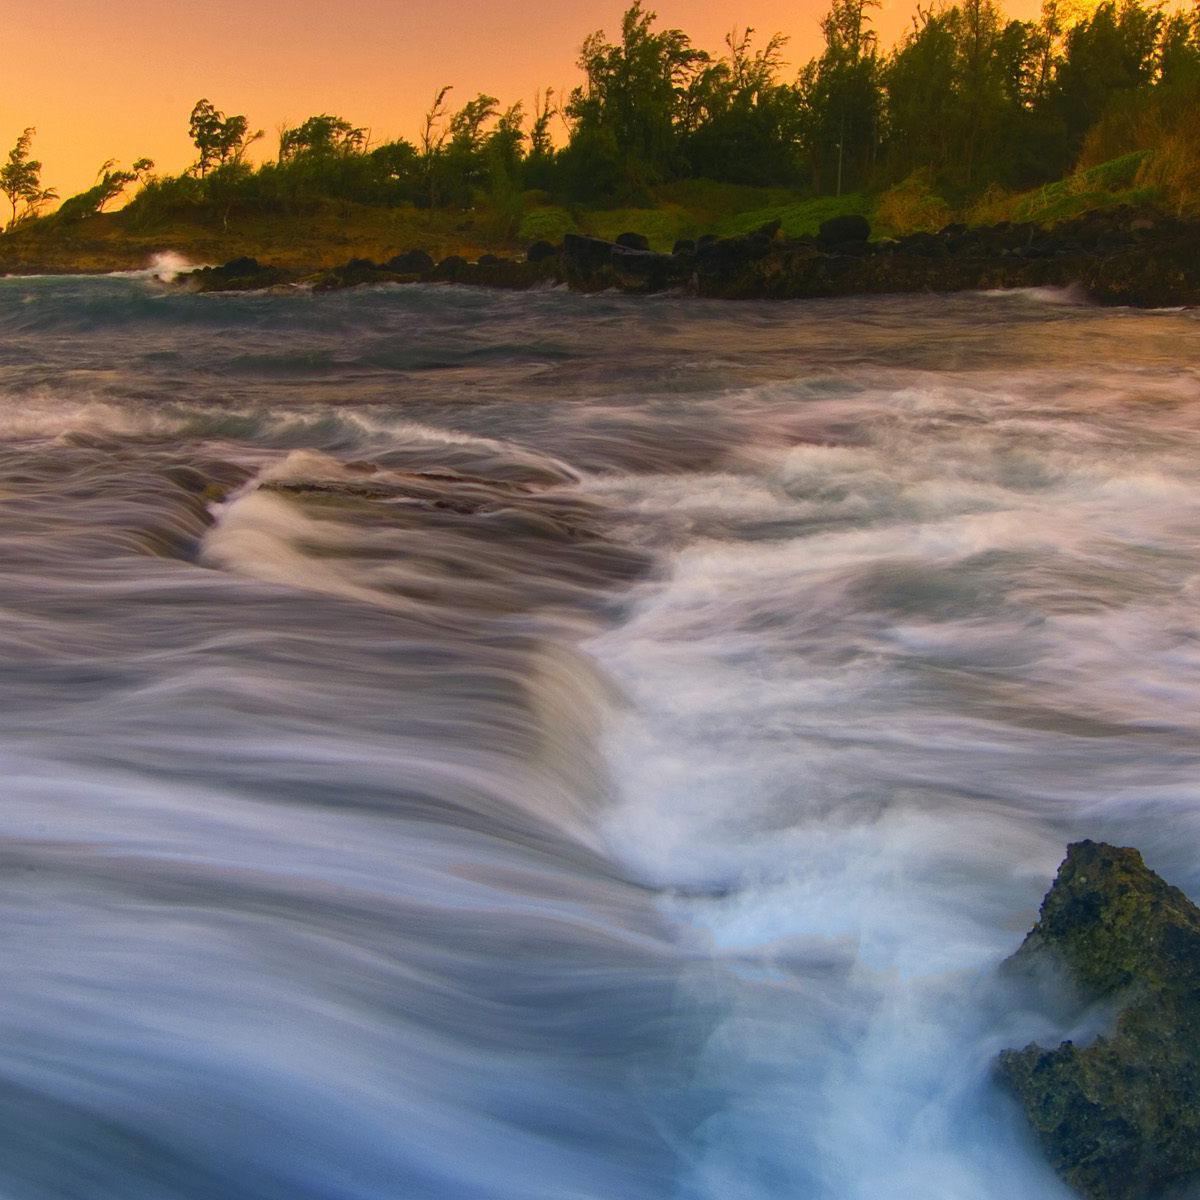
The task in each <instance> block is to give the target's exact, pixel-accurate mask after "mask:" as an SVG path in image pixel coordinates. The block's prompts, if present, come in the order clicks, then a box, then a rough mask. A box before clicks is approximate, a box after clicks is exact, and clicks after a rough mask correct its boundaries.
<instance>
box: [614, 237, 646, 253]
mask: <svg viewBox="0 0 1200 1200" xmlns="http://www.w3.org/2000/svg"><path fill="white" fill-rule="evenodd" d="M617 245H618V246H624V247H625V249H626V250H649V249H650V239H649V238H648V237H645V236H644V235H643V234H640V233H621V234H618V235H617Z"/></svg>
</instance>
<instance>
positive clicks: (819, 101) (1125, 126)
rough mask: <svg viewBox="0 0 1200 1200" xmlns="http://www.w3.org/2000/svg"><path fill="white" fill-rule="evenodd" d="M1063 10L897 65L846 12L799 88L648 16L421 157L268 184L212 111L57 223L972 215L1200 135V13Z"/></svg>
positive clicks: (468, 109) (250, 140) (291, 168)
mask: <svg viewBox="0 0 1200 1200" xmlns="http://www.w3.org/2000/svg"><path fill="white" fill-rule="evenodd" d="M1065 3H1066V0H1045V4H1044V7H1043V10H1042V14H1041V16H1040V18H1039V19H1038V20H1036V21H1020V20H1015V19H1011V18H1009V17H1006V16H1005V14H1004V13H1003V12H1002V10H1001V9H1000V7H999V6H998V4H997V3H996V2H995V0H957V2H956V3H949V2H943V3H940V4H931V5H930V7H928V8H922V7H918V9H917V12H916V14H915V16H914V18H913V21H912V25H911V28H910V29H909V30H908V32H907V33H906V35H905V36H904V37H903V38H901V40H900V41H899V43H898V44H897V45H896V46H895V47H893V48H892V49H891V50H890V51H886V52H885V51H884V50H883V49H881V47H880V45H879V40H878V37H877V34H876V31H875V30H874V28H873V25H872V16H873V10H874V9H875V8H877V7H878V0H832V6H831V7H830V9H829V11H828V12H827V13H826V14H825V16H824V17H823V18H822V21H821V31H822V34H823V43H824V44H823V49H822V52H821V53H820V55H819V56H817V57H815V58H813V59H812V60H811V61H809V62H808V63H806V64H805V65H804V66H803V67H802V68H801V69H800V70H799V71H798V72H794V73H793V72H789V69H788V67H787V64H786V61H785V52H786V39H785V38H784V37H782V36H781V35H779V34H776V35H774V36H772V37H769V38H766V39H765V40H756V39H755V36H754V32H753V30H750V29H746V30H744V31H739V32H735V33H732V34H730V36H729V37H728V38H727V39H726V42H725V46H724V49H723V51H722V52H721V53H719V54H715V55H714V54H710V53H709V52H707V51H705V50H702V49H700V48H698V47H697V46H695V45H694V44H693V43H692V41H691V39H690V38H689V37H688V35H687V34H686V33H684V32H683V31H682V30H680V29H669V28H661V27H660V26H659V25H658V22H657V18H656V15H655V14H654V13H653V12H651V11H650V10H648V9H646V8H645V7H644V6H643V4H642V2H641V0H635V3H634V4H633V5H632V7H630V8H629V9H628V10H627V11H626V12H625V14H624V16H623V18H622V21H621V28H620V34H619V36H618V37H617V38H616V39H614V40H610V39H609V38H608V37H607V36H606V35H605V34H604V33H603V32H600V31H598V32H596V33H593V34H592V35H590V36H589V37H588V38H586V39H585V41H584V42H583V45H582V47H581V50H580V56H579V64H578V65H579V68H580V70H581V71H582V74H583V82H582V83H581V84H580V85H579V86H578V87H576V88H575V89H574V90H572V91H571V92H570V93H569V95H567V96H565V97H562V98H559V97H556V96H555V95H554V93H553V92H552V91H551V90H549V89H547V90H546V91H544V92H541V93H539V95H538V96H537V97H536V99H535V101H534V103H533V105H532V108H531V110H529V111H527V110H526V108H525V106H524V105H523V104H522V103H516V104H512V105H509V106H507V107H504V106H502V105H501V103H500V101H499V100H498V99H497V98H496V97H494V96H489V95H482V94H481V95H478V96H475V97H474V98H472V99H470V100H468V101H467V102H466V103H465V104H463V105H462V106H461V107H458V106H457V105H456V104H455V103H453V98H452V89H451V88H450V87H445V88H442V89H440V90H439V91H438V93H437V95H436V96H435V97H434V98H433V101H432V103H431V105H430V107H429V109H428V111H427V112H426V113H425V115H424V119H423V122H422V123H421V126H420V130H421V132H420V134H419V136H418V137H417V138H416V139H415V140H413V141H409V140H405V139H397V140H393V141H387V142H383V143H382V144H378V145H376V144H372V141H371V138H370V137H369V135H368V132H367V131H366V130H365V129H364V128H361V127H357V126H355V125H353V124H352V123H351V122H350V121H348V120H346V119H344V118H342V117H339V116H333V115H330V114H327V113H323V114H320V115H317V116H313V117H310V118H309V119H308V120H306V121H304V122H302V123H301V124H299V125H297V126H294V127H287V128H284V129H281V130H280V132H279V137H278V145H277V149H276V154H275V157H274V158H273V159H269V160H268V161H265V162H262V163H260V164H258V165H253V164H251V163H250V161H249V158H248V151H249V150H250V148H251V147H252V146H253V145H255V143H257V142H259V141H261V140H262V139H263V138H264V132H263V131H262V130H253V129H252V128H251V125H250V122H249V121H248V119H247V118H246V117H245V116H244V115H241V114H233V115H227V114H226V113H224V112H222V111H221V110H219V109H218V108H217V107H216V106H215V105H213V104H212V103H211V102H210V101H209V100H207V99H204V100H201V101H199V102H198V103H197V104H196V105H195V107H194V108H193V110H192V113H191V115H190V118H189V125H188V129H189V134H190V136H191V139H192V142H193V144H194V146H195V148H196V153H197V157H196V160H195V162H194V164H193V165H192V166H191V168H189V169H188V170H187V171H186V172H184V173H183V174H181V175H178V176H170V175H154V174H153V173H152V171H153V163H152V162H150V161H149V160H148V159H140V160H138V161H137V162H135V163H134V164H133V166H132V167H131V168H121V167H118V166H117V165H116V164H115V163H113V162H108V163H105V164H104V165H103V166H102V168H101V170H100V172H99V173H98V175H97V180H96V183H95V185H94V186H93V187H92V188H90V189H88V190H86V191H85V192H82V193H80V194H79V195H77V196H73V197H70V198H69V199H68V200H67V201H65V202H64V203H63V205H62V206H61V208H60V210H59V213H58V214H56V216H57V217H58V219H61V220H71V219H76V218H79V217H82V216H86V215H88V214H90V213H95V212H100V211H102V210H103V208H104V207H105V206H106V205H107V204H109V203H110V202H112V201H113V200H114V199H115V198H116V197H117V196H119V195H120V194H121V193H122V192H123V191H124V190H125V189H126V188H127V187H129V186H130V185H131V184H134V183H137V184H140V185H141V186H140V191H139V192H138V194H137V196H136V197H135V198H134V200H133V201H132V203H131V211H132V212H135V213H136V212H138V211H141V212H142V213H143V214H144V215H154V214H160V215H162V214H171V213H176V212H179V211H181V210H186V209H191V208H207V209H213V208H216V209H217V210H219V211H221V212H223V213H224V214H225V215H226V216H228V214H229V213H231V212H234V211H239V210H244V211H297V210H300V209H302V208H303V207H304V206H305V205H311V204H314V203H318V202H321V201H325V200H330V199H333V200H345V201H353V202H357V203H362V204H368V205H399V204H415V205H418V206H425V207H432V208H440V207H460V208H466V207H469V206H471V205H473V204H477V203H479V202H481V201H485V202H487V203H489V204H490V205H492V206H494V207H495V208H496V209H497V210H499V211H500V212H501V213H503V212H504V211H506V210H511V211H512V212H513V213H514V214H518V215H519V211H520V207H521V203H522V197H523V196H524V195H527V194H528V193H529V192H531V191H534V192H538V193H542V194H544V195H545V196H546V197H547V198H549V199H553V200H556V201H560V202H563V203H597V204H599V203H642V202H645V199H646V197H647V196H648V194H649V191H650V189H652V188H653V187H654V186H655V185H658V184H662V183H667V182H671V181H674V180H679V179H685V178H702V179H709V180H715V181H722V182H728V183H738V184H750V185H759V186H786V187H791V188H798V189H803V190H807V191H809V192H810V193H811V194H814V195H838V194H841V193H843V192H848V191H856V190H871V189H882V188H885V187H888V186H890V185H891V184H894V183H896V182H898V181H899V180H902V179H905V178H909V177H911V176H913V175H914V173H922V174H923V175H925V176H927V177H928V179H929V180H930V181H931V182H932V183H933V184H934V185H935V186H936V187H937V188H938V189H939V191H940V192H941V193H942V194H944V195H948V196H953V197H956V198H960V199H961V198H965V197H969V196H972V195H978V194H980V193H982V192H983V191H985V190H986V189H988V188H989V187H1002V188H1009V189H1021V188H1028V187H1031V186H1034V185H1037V184H1039V183H1043V182H1048V181H1050V180H1054V179H1058V178H1060V177H1061V176H1062V175H1063V174H1064V173H1065V172H1066V171H1068V170H1069V169H1070V168H1071V167H1072V166H1073V165H1074V164H1076V163H1077V162H1078V161H1079V160H1080V157H1081V156H1087V155H1089V154H1090V155H1091V156H1092V158H1093V159H1096V158H1097V156H1098V155H1101V154H1103V153H1106V152H1108V151H1112V152H1113V154H1114V155H1115V154H1120V153H1125V152H1127V151H1129V150H1132V149H1142V148H1144V147H1142V146H1140V145H1138V144H1136V143H1138V141H1139V139H1141V140H1142V141H1145V140H1146V138H1147V137H1150V136H1154V137H1166V136H1168V134H1169V133H1170V131H1172V130H1176V132H1178V130H1179V129H1183V130H1184V132H1183V133H1182V135H1181V136H1184V137H1186V138H1190V137H1192V136H1193V134H1196V135H1200V130H1198V129H1197V128H1196V124H1197V114H1198V113H1200V4H1197V5H1196V6H1195V7H1194V8H1193V9H1192V10H1191V11H1185V10H1178V11H1174V10H1167V9H1166V8H1164V7H1163V6H1162V5H1161V4H1156V3H1153V2H1148V0H1103V2H1102V3H1100V4H1099V5H1098V6H1097V7H1095V8H1094V9H1093V10H1092V11H1090V12H1085V13H1083V14H1081V15H1077V16H1075V17H1074V18H1073V19H1071V18H1069V17H1068V15H1067V13H1066V10H1065ZM1185 127H1186V128H1185ZM1147 130H1151V131H1152V132H1151V133H1147ZM1155 130H1156V131H1157V132H1153V131H1155ZM1164 131H1166V132H1164ZM33 132H34V131H33V130H32V129H27V130H25V131H24V133H22V135H21V137H20V138H19V139H18V141H17V144H16V145H15V146H14V148H13V149H12V151H10V153H9V156H8V160H7V162H6V163H5V164H4V165H3V166H0V191H2V192H3V194H4V195H5V196H6V197H7V198H8V200H9V204H10V208H11V216H10V225H11V224H14V223H16V222H18V221H20V220H22V219H24V218H28V217H32V216H35V215H37V214H38V213H40V212H42V211H43V210H44V209H45V207H46V206H47V205H48V204H49V203H50V202H51V201H53V200H55V199H57V196H56V195H55V193H54V192H53V191H52V190H48V189H44V188H43V187H42V186H41V163H40V162H38V161H37V160H35V159H33V157H32V149H31V147H32V137H33Z"/></svg>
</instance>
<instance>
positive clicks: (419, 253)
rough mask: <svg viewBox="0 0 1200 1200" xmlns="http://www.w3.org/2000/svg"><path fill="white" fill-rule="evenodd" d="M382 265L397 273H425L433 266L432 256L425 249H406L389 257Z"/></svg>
mask: <svg viewBox="0 0 1200 1200" xmlns="http://www.w3.org/2000/svg"><path fill="white" fill-rule="evenodd" d="M383 265H384V267H385V268H386V269H387V270H389V271H394V272H395V273H396V274H397V275H427V274H428V273H429V272H430V271H432V270H433V268H434V262H433V256H432V255H431V254H429V253H428V251H425V250H408V251H406V252H405V253H404V254H397V255H395V256H394V257H393V258H389V259H388V260H387V262H386V263H384V264H383Z"/></svg>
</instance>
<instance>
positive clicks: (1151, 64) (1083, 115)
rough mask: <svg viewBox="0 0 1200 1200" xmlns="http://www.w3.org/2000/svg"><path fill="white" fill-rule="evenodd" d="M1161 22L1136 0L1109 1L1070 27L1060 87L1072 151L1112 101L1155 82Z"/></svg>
mask: <svg viewBox="0 0 1200 1200" xmlns="http://www.w3.org/2000/svg"><path fill="white" fill-rule="evenodd" d="M1163 20H1164V17H1163V13H1162V11H1161V9H1159V8H1148V7H1144V6H1143V5H1141V4H1139V3H1138V2H1137V0H1119V2H1118V0H1105V3H1103V4H1101V5H1100V6H1099V7H1098V8H1097V9H1096V11H1095V12H1094V13H1092V15H1091V16H1090V17H1085V18H1084V19H1083V20H1081V21H1079V22H1078V23H1077V24H1076V25H1075V26H1073V27H1072V28H1071V29H1070V30H1069V31H1068V33H1067V35H1066V46H1065V51H1064V54H1063V58H1062V61H1061V62H1060V64H1059V68H1058V73H1057V80H1056V85H1057V98H1058V105H1059V109H1060V112H1061V113H1062V117H1063V121H1064V123H1065V125H1066V131H1067V138H1068V141H1069V144H1070V147H1071V150H1072V151H1073V152H1074V151H1077V150H1078V149H1079V147H1080V146H1081V145H1082V144H1083V139H1084V137H1085V135H1086V134H1087V132H1088V130H1089V129H1090V128H1091V127H1092V126H1093V125H1095V124H1096V123H1097V122H1098V121H1099V120H1100V118H1101V117H1102V116H1103V115H1104V112H1105V110H1106V109H1107V108H1108V107H1109V105H1111V104H1112V103H1113V102H1114V101H1115V100H1118V99H1119V98H1121V97H1123V96H1128V95H1129V94H1131V93H1134V92H1136V91H1138V90H1139V89H1141V88H1144V87H1146V86H1147V85H1148V84H1150V83H1151V82H1152V81H1153V79H1154V78H1155V75H1156V72H1157V71H1158V68H1159V57H1158V52H1159V34H1160V32H1161V30H1162V26H1163Z"/></svg>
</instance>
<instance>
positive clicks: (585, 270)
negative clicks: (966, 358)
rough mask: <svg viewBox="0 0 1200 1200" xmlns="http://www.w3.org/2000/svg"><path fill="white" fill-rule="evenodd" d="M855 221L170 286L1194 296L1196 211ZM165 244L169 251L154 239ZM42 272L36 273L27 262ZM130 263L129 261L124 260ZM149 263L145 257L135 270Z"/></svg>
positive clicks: (190, 276) (229, 272) (243, 273)
mask: <svg viewBox="0 0 1200 1200" xmlns="http://www.w3.org/2000/svg"><path fill="white" fill-rule="evenodd" d="M870 235H871V230H870V226H869V224H868V222H867V221H866V219H865V218H862V217H839V218H835V219H833V220H831V221H828V222H826V223H825V224H824V225H822V227H821V229H820V232H819V233H818V234H816V235H815V236H807V237H800V238H785V237H781V236H780V234H779V225H778V222H773V223H771V224H769V225H765V226H763V227H762V228H760V229H758V230H756V231H754V232H753V233H750V234H746V235H743V236H740V237H729V238H718V237H716V236H712V235H710V236H708V237H705V238H701V239H699V240H698V241H696V242H692V241H684V242H679V243H677V244H676V246H675V247H674V249H673V251H672V252H671V253H669V254H665V253H658V252H655V251H653V250H651V249H650V248H649V246H648V244H647V243H646V239H645V238H643V237H641V236H640V235H637V234H633V233H629V234H622V235H621V236H620V237H619V238H617V239H616V240H615V241H611V242H610V241H605V240H603V239H600V238H596V237H591V236H587V235H582V234H568V235H566V237H565V238H564V240H563V242H562V243H561V244H559V245H552V244H550V243H548V242H536V243H534V244H533V245H532V246H530V247H529V248H528V250H527V251H526V253H525V255H524V257H521V258H515V257H502V256H499V255H495V254H483V255H481V256H479V257H478V258H477V259H476V260H475V261H468V260H467V259H466V258H465V257H462V256H459V255H450V256H448V257H445V258H442V259H441V260H440V261H435V260H434V258H433V257H432V255H430V254H429V253H428V252H426V251H425V250H421V249H416V250H408V251H406V252H404V253H401V254H397V255H394V256H392V257H391V258H389V259H388V260H386V261H384V262H377V261H374V260H371V259H367V258H351V259H349V260H348V261H346V262H345V263H343V264H342V265H340V266H334V267H319V268H309V267H304V266H280V265H274V264H271V263H263V262H260V261H259V260H258V259H256V258H252V257H248V256H243V257H239V258H234V259H232V260H230V261H228V262H226V263H224V264H223V265H221V266H212V267H200V268H195V269H192V270H186V269H185V270H179V271H177V272H175V273H174V274H173V279H172V282H173V283H174V285H175V286H178V287H181V288H186V289H189V290H191V291H195V292H215V293H220V292H255V291H267V290H271V289H279V288H290V287H305V288H308V289H310V290H312V291H315V292H325V291H340V290H345V289H348V288H354V287H361V286H365V285H372V284H384V283H399V284H411V283H442V284H453V285H458V286H468V287H483V288H491V289H501V290H513V291H524V290H531V289H534V288H545V287H566V288H569V289H570V290H572V291H577V292H593V293H594V292H603V291H618V292H622V293H625V294H628V295H654V294H662V293H667V292H670V293H673V294H683V295H692V296H696V297H698V298H705V299H726V300H735V299H736V300H799V299H821V298H826V299H828V298H840V297H850V296H882V295H913V294H939V293H942V294H948V293H955V292H966V291H1011V290H1015V289H1020V288H1038V287H1060V288H1067V287H1076V288H1079V289H1080V290H1081V291H1082V293H1083V294H1084V295H1085V297H1086V298H1087V299H1088V300H1090V301H1092V302H1094V303H1098V304H1103V305H1127V306H1131V307H1137V308H1170V307H1181V306H1182V307H1193V306H1197V305H1200V220H1197V219H1194V218H1193V219H1190V220H1189V219H1180V218H1174V217H1169V216H1166V215H1164V214H1162V213H1159V212H1156V211H1152V210H1151V211H1147V210H1138V209H1130V208H1116V209H1106V210H1098V211H1094V212H1090V213H1087V214H1084V215H1083V216H1081V217H1077V218H1074V219H1073V220H1071V221H1066V222H1062V223H1060V224H1058V225H1055V226H1053V227H1050V228H1046V227H1042V226H1039V225H1033V224H1013V223H1007V222H1005V223H1002V224H999V225H991V226H974V227H967V226H963V225H951V226H948V227H947V228H945V229H943V230H941V231H940V232H939V233H936V234H934V233H914V234H910V235H908V236H907V237H903V238H898V239H885V240H881V241H872V240H870ZM162 253H163V254H170V253H172V251H171V249H170V248H169V247H168V248H165V249H164V250H163V251H162ZM39 266H40V267H42V269H38V267H39ZM126 269H127V270H133V271H136V270H138V269H139V268H137V267H134V268H126ZM140 269H142V270H152V269H153V263H145V262H144V261H143V265H142V267H141V268H140ZM112 273H114V272H112V271H106V270H99V269H98V268H97V267H96V266H95V265H94V264H89V265H87V266H80V267H78V268H74V269H71V270H65V269H63V268H62V266H61V265H60V264H54V265H53V266H51V265H49V264H46V265H42V264H28V269H27V270H20V271H17V272H12V273H10V274H9V275H8V276H7V277H9V278H20V277H29V276H34V275H67V274H82V275H102V274H112Z"/></svg>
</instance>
